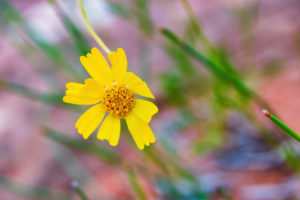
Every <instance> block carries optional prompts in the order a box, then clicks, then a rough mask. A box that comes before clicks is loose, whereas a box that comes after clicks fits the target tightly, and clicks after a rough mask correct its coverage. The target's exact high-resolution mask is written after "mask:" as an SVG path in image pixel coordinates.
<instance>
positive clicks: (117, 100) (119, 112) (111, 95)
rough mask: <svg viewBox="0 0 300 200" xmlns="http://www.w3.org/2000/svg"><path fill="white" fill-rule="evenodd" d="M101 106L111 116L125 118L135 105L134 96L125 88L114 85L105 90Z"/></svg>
mask: <svg viewBox="0 0 300 200" xmlns="http://www.w3.org/2000/svg"><path fill="white" fill-rule="evenodd" d="M103 105H104V106H105V108H106V110H107V112H109V113H110V114H111V115H113V116H115V117H118V118H125V117H126V115H127V114H128V113H129V112H130V111H131V110H132V108H133V107H134V105H135V95H134V93H133V92H131V91H130V89H129V88H127V87H126V86H119V85H114V86H113V87H111V88H107V89H106V91H105V95H104V98H103Z"/></svg>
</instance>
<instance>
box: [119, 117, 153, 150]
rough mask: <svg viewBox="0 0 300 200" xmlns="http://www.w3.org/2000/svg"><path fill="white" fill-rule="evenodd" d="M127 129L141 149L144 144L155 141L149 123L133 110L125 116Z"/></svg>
mask: <svg viewBox="0 0 300 200" xmlns="http://www.w3.org/2000/svg"><path fill="white" fill-rule="evenodd" d="M125 119H126V122H127V126H128V129H129V131H130V133H131V135H132V137H133V139H134V141H135V143H136V145H137V147H138V148H139V149H140V150H142V149H144V146H145V145H150V143H153V142H155V137H154V135H153V133H152V130H151V128H150V127H149V125H148V124H147V123H146V122H145V121H144V120H142V119H141V118H139V117H138V116H137V115H136V114H134V113H133V112H131V113H129V114H128V115H127V116H126V118H125Z"/></svg>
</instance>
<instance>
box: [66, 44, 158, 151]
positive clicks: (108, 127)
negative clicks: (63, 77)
mask: <svg viewBox="0 0 300 200" xmlns="http://www.w3.org/2000/svg"><path fill="white" fill-rule="evenodd" d="M108 59H109V61H110V63H111V68H110V66H109V64H108V63H107V61H106V59H105V58H104V56H103V55H102V54H101V53H100V51H99V50H98V49H97V48H93V49H92V50H91V53H88V54H87V56H86V57H85V56H81V57H80V61H81V63H82V65H83V66H84V68H85V69H86V71H87V72H88V73H89V74H90V75H91V77H92V78H88V79H86V80H85V82H84V84H81V83H73V82H70V83H67V84H66V88H67V90H66V95H65V96H64V97H63V101H64V102H66V103H71V104H79V105H93V104H96V105H94V106H92V107H91V108H89V109H88V110H87V111H86V112H85V113H84V114H83V115H82V116H81V117H80V118H79V119H78V121H77V122H76V124H75V128H76V129H78V132H79V134H81V135H82V136H83V138H84V139H87V138H88V137H89V136H90V135H91V134H92V133H93V132H94V130H95V129H96V128H97V127H98V126H99V124H100V123H101V121H102V120H103V119H104V118H105V119H104V120H103V122H102V124H101V126H100V128H99V131H98V134H97V138H98V139H99V140H107V141H108V142H109V144H110V145H112V146H116V145H117V144H118V141H119V138H120V131H121V130H120V129H121V127H120V119H125V120H126V123H127V126H128V129H129V131H130V133H131V135H132V137H133V139H134V141H135V143H136V145H137V146H138V148H139V149H144V146H145V145H146V146H149V145H150V143H153V142H155V137H154V135H153V133H152V130H151V128H150V127H149V125H148V123H149V122H150V121H151V118H152V116H153V115H154V114H155V113H157V112H158V108H157V107H156V105H154V104H153V103H152V102H150V101H146V100H142V99H136V96H135V94H138V95H140V96H144V97H148V98H153V99H154V96H153V94H152V93H151V91H150V90H149V88H148V86H147V84H146V83H145V82H144V81H142V80H141V79H140V78H139V77H137V76H136V75H135V74H134V73H132V72H127V58H126V54H125V52H124V50H123V49H121V48H119V49H118V50H117V51H114V52H112V53H109V54H108ZM106 113H108V115H107V116H106V117H104V116H105V114H106Z"/></svg>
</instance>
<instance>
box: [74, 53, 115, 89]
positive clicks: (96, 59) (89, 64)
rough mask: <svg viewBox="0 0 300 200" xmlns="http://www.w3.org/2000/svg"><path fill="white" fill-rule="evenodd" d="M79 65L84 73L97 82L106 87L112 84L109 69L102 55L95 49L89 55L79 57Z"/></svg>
mask: <svg viewBox="0 0 300 200" xmlns="http://www.w3.org/2000/svg"><path fill="white" fill-rule="evenodd" d="M80 61H81V64H82V65H83V66H84V68H85V69H86V71H87V72H88V73H89V74H90V75H91V76H92V77H93V78H94V79H96V80H97V81H100V82H101V83H102V84H103V85H105V86H108V85H110V84H112V83H113V76H112V72H111V69H110V67H109V65H108V63H107V62H106V60H105V58H104V57H103V55H102V54H101V53H100V51H99V50H98V49H97V48H93V49H92V50H91V53H88V54H87V55H86V57H85V56H81V57H80Z"/></svg>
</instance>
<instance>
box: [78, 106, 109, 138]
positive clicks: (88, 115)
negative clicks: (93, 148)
mask: <svg viewBox="0 0 300 200" xmlns="http://www.w3.org/2000/svg"><path fill="white" fill-rule="evenodd" d="M104 114H105V108H104V107H103V105H101V104H97V105H95V106H93V107H91V108H89V109H88V110H87V111H86V112H85V113H83V114H82V115H81V116H80V118H79V119H78V120H77V122H76V124H75V128H76V129H78V133H79V134H81V135H82V136H83V138H84V139H87V138H88V137H89V136H90V135H91V134H92V133H93V132H94V130H95V129H96V128H97V126H98V125H99V124H100V122H101V121H102V119H103V117H104Z"/></svg>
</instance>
